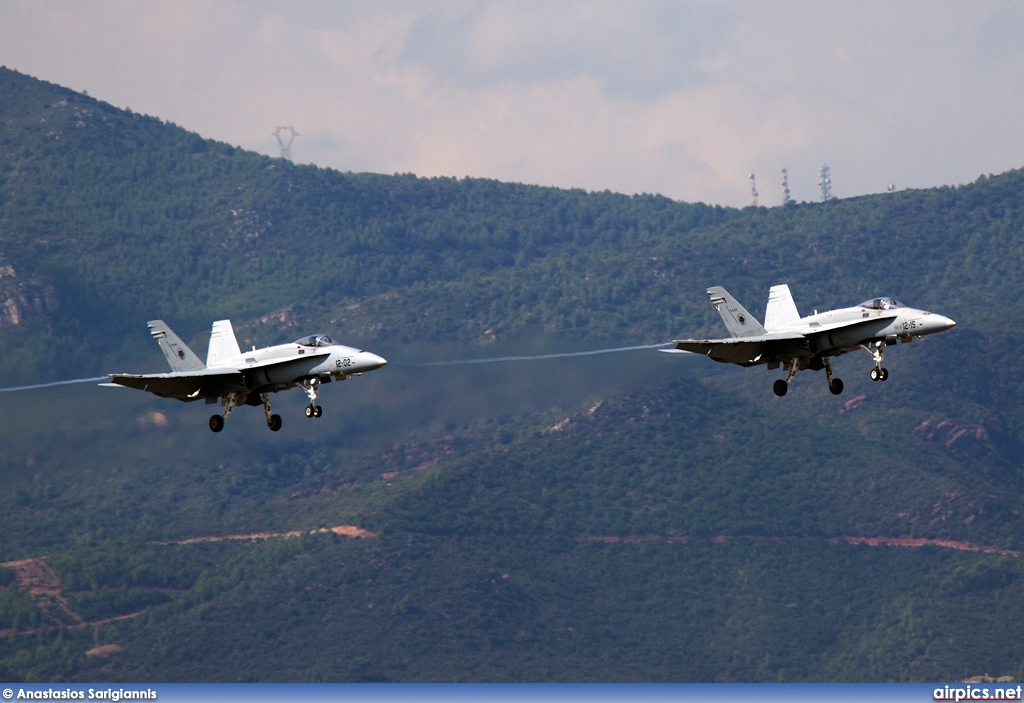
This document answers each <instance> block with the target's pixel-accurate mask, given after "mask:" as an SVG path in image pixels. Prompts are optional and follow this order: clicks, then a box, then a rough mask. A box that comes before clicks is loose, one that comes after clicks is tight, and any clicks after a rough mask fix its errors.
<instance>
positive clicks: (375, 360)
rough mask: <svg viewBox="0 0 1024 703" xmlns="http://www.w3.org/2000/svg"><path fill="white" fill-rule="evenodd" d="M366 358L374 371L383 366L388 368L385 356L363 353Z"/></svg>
mask: <svg viewBox="0 0 1024 703" xmlns="http://www.w3.org/2000/svg"><path fill="white" fill-rule="evenodd" d="M363 354H364V355H365V357H366V361H367V363H368V364H369V366H370V367H371V368H372V369H379V368H381V367H382V366H387V364H388V360H387V359H385V358H384V357H383V356H378V355H377V354H374V353H372V352H363Z"/></svg>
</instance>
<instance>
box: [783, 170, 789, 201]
mask: <svg viewBox="0 0 1024 703" xmlns="http://www.w3.org/2000/svg"><path fill="white" fill-rule="evenodd" d="M789 203H790V200H789V171H787V170H786V169H782V204H783V205H784V206H785V205H789Z"/></svg>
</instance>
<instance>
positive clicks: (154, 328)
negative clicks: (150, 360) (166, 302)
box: [148, 320, 206, 371]
mask: <svg viewBox="0 0 1024 703" xmlns="http://www.w3.org/2000/svg"><path fill="white" fill-rule="evenodd" d="M148 324H149V333H150V334H151V335H153V339H155V340H156V341H157V344H159V345H160V350H161V351H162V352H163V353H164V356H165V357H167V363H168V364H170V365H171V371H201V370H202V369H205V368H206V365H205V364H203V362H202V361H200V360H199V357H198V356H196V355H195V353H194V352H193V351H192V350H191V349H189V348H188V345H187V344H185V343H184V342H183V341H181V339H180V338H179V337H178V335H176V334H174V332H172V331H171V328H170V327H168V326H167V324H166V323H165V322H164V321H163V320H152V321H150V322H149V323H148Z"/></svg>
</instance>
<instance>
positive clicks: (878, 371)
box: [871, 366, 882, 381]
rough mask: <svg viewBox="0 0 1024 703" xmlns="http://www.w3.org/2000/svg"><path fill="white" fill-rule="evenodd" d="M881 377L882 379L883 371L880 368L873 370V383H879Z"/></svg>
mask: <svg viewBox="0 0 1024 703" xmlns="http://www.w3.org/2000/svg"><path fill="white" fill-rule="evenodd" d="M881 377H882V370H881V369H880V368H878V367H877V366H876V367H875V368H873V369H871V380H872V381H877V380H878V379H880V378H881Z"/></svg>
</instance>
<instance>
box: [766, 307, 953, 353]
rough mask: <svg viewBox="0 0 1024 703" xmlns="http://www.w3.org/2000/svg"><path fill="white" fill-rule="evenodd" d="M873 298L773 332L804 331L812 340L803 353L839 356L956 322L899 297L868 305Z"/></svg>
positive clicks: (943, 327) (891, 342) (948, 326)
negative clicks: (914, 305) (870, 345)
mask: <svg viewBox="0 0 1024 703" xmlns="http://www.w3.org/2000/svg"><path fill="white" fill-rule="evenodd" d="M877 300H891V299H886V298H883V299H876V301H877ZM873 302H874V301H866V303H867V304H866V303H862V304H861V305H857V306H854V307H850V308H841V309H839V310H828V311H826V312H823V313H815V314H814V315H808V316H807V317H803V318H801V319H800V322H799V324H796V325H792V326H790V327H783V328H781V329H775V330H772V332H773V333H780V332H796V333H799V334H802V335H804V336H805V337H806V338H807V341H808V344H807V348H806V350H805V351H804V354H800V356H804V355H816V354H827V355H830V356H836V355H839V354H843V353H845V352H847V351H852V350H854V349H857V348H859V347H860V345H861V344H865V343H868V342H872V341H883V342H885V343H886V344H890V345H891V344H895V343H896V341H897V340H899V341H901V342H909V341H911V340H912V339H913V338H914V337H920V336H922V335H926V334H934V333H935V332H943V331H945V330H948V329H950V328H951V327H953V326H954V325H955V324H956V323H955V322H953V321H952V320H951V319H949V318H948V317H946V316H944V315H939V314H936V313H933V312H928V311H927V310H919V309H917V308H910V307H907V306H905V305H902V304H900V303H896V302H895V301H893V302H892V303H875V304H873V305H870V306H869V305H868V304H870V303H873ZM854 323H855V324H854Z"/></svg>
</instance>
